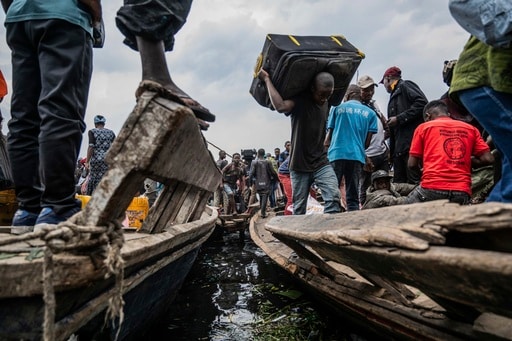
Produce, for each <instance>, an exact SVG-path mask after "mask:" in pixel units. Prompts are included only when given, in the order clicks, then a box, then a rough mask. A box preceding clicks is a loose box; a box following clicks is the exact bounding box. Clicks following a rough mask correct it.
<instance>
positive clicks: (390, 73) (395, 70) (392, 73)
mask: <svg viewBox="0 0 512 341" xmlns="http://www.w3.org/2000/svg"><path fill="white" fill-rule="evenodd" d="M386 77H402V70H400V68H399V67H398V66H392V67H390V68H388V69H387V70H386V72H384V76H382V79H381V80H380V82H379V83H384V78H386Z"/></svg>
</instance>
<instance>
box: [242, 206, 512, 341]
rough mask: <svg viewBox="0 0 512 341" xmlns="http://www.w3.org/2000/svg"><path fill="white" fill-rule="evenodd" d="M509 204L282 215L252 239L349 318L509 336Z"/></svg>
mask: <svg viewBox="0 0 512 341" xmlns="http://www.w3.org/2000/svg"><path fill="white" fill-rule="evenodd" d="M511 218H512V205H509V204H498V203H493V204H491V203H488V204H487V203H486V204H480V205H475V206H466V207H461V206H458V205H456V204H450V203H447V202H431V203H422V204H415V205H407V206H393V207H387V208H381V209H374V210H371V211H370V210H367V211H358V212H348V213H341V214H335V215H307V216H281V217H274V218H272V219H270V220H267V221H263V222H262V221H259V220H255V221H252V222H251V228H250V231H251V237H252V238H253V240H254V241H255V243H256V244H257V245H259V246H260V247H261V248H262V249H263V250H264V251H265V252H266V253H267V254H268V255H269V256H270V258H272V259H273V260H274V261H275V262H276V263H277V264H279V265H280V266H281V267H283V268H284V269H285V270H287V271H288V272H290V273H291V274H292V275H293V276H294V277H296V278H297V279H299V280H300V281H301V282H302V283H304V284H305V285H306V286H307V287H308V288H309V289H311V290H313V291H314V292H316V293H317V294H319V295H320V296H321V297H323V298H324V299H325V300H327V301H329V302H330V303H331V304H333V305H334V307H335V308H336V309H337V310H339V311H341V312H343V313H344V315H345V317H348V318H350V319H353V320H354V321H356V322H358V323H360V324H363V325H364V326H365V327H366V328H368V326H371V327H372V328H373V329H374V331H375V332H376V333H379V335H382V333H385V334H386V335H388V336H390V337H399V338H404V339H433V340H446V339H463V340H468V339H512V319H511V318H512V309H511V305H512V300H510V297H511V294H512V287H511V286H510V282H511V280H512V254H511V246H512V244H511V238H510V237H511V235H510V234H511V232H512V229H511V221H512V219H511Z"/></svg>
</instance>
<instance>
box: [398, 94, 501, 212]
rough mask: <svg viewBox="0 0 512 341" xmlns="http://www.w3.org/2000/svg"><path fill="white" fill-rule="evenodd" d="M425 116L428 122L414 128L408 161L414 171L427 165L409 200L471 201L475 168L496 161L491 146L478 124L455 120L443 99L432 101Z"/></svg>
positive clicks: (464, 202)
mask: <svg viewBox="0 0 512 341" xmlns="http://www.w3.org/2000/svg"><path fill="white" fill-rule="evenodd" d="M423 116H424V119H425V123H422V124H420V125H419V126H418V128H416V130H415V131H414V136H413V139H412V143H411V149H410V151H409V160H408V164H407V166H408V167H409V168H411V169H413V170H414V169H415V170H419V168H420V165H423V174H422V177H421V182H420V186H418V187H416V188H415V189H414V190H413V191H412V192H411V193H410V194H409V195H408V197H407V203H408V204H411V203H415V202H423V201H431V200H438V199H448V200H449V201H450V202H457V203H459V204H468V203H469V200H470V197H471V167H472V166H473V167H481V166H484V165H488V164H492V163H493V162H494V157H493V155H492V154H491V152H490V150H489V146H488V145H487V144H486V143H485V142H484V140H483V139H482V137H481V135H480V132H479V131H478V130H477V129H476V128H475V127H473V126H472V125H469V124H467V123H465V122H462V121H458V120H454V119H452V118H451V117H450V114H449V113H448V108H447V106H446V104H445V103H444V102H443V101H440V100H435V101H431V102H429V103H428V104H427V105H426V106H425V109H424V110H423Z"/></svg>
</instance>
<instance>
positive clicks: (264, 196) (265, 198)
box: [258, 191, 268, 217]
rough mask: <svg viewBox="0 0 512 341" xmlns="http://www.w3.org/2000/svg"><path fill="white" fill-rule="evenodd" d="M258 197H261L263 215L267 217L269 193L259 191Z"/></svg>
mask: <svg viewBox="0 0 512 341" xmlns="http://www.w3.org/2000/svg"><path fill="white" fill-rule="evenodd" d="M258 195H259V196H260V210H261V215H262V216H263V217H265V216H266V215H267V202H268V191H258Z"/></svg>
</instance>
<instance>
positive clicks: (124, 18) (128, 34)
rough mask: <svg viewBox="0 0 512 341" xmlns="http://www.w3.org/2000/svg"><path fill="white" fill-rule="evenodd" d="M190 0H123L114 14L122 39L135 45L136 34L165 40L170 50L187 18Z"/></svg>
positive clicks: (135, 48) (130, 45) (130, 44)
mask: <svg viewBox="0 0 512 341" xmlns="http://www.w3.org/2000/svg"><path fill="white" fill-rule="evenodd" d="M191 6H192V0H146V1H141V0H124V5H123V6H122V7H121V8H120V9H119V11H118V12H117V16H116V25H117V28H119V30H120V31H121V33H122V34H123V35H124V36H125V40H124V43H125V44H126V45H128V46H129V47H131V48H132V49H134V50H138V49H137V42H136V40H135V37H136V36H139V37H144V38H146V39H148V40H155V41H159V40H162V41H163V42H164V46H165V50H166V51H172V49H173V47H174V35H175V34H176V33H177V32H178V31H179V30H180V29H181V27H182V26H183V24H185V21H186V20H187V16H188V13H189V12H190V7H191Z"/></svg>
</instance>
